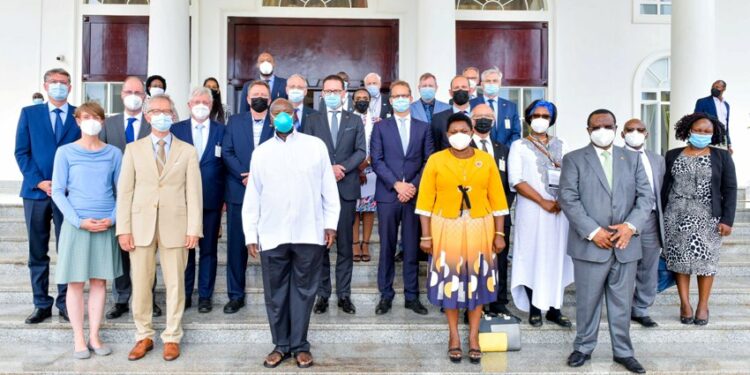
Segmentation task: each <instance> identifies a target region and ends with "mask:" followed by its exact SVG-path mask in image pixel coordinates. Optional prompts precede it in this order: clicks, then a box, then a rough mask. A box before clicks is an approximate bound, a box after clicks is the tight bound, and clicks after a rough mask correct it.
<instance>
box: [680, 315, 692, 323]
mask: <svg viewBox="0 0 750 375" xmlns="http://www.w3.org/2000/svg"><path fill="white" fill-rule="evenodd" d="M693 322H695V319H693V317H692V316H680V323H682V324H693Z"/></svg>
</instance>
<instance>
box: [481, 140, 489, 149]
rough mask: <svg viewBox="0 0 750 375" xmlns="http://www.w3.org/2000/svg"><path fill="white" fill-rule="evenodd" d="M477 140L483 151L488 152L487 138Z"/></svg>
mask: <svg viewBox="0 0 750 375" xmlns="http://www.w3.org/2000/svg"><path fill="white" fill-rule="evenodd" d="M479 142H481V143H482V151H484V152H488V151H487V140H486V139H483V140H481V141H479Z"/></svg>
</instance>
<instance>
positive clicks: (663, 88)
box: [636, 56, 671, 154]
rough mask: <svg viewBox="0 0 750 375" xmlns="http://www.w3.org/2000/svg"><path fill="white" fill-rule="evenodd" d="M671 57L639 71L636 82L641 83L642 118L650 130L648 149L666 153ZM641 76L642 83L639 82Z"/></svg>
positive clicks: (647, 142) (639, 91)
mask: <svg viewBox="0 0 750 375" xmlns="http://www.w3.org/2000/svg"><path fill="white" fill-rule="evenodd" d="M669 66H670V64H669V56H665V57H661V58H659V59H657V60H655V61H653V62H651V63H650V64H648V65H645V66H643V67H642V69H639V71H640V74H639V75H636V82H639V83H640V84H639V86H640V89H639V90H638V93H639V94H640V95H639V100H638V103H639V110H640V118H641V120H642V121H643V122H644V123H645V124H646V127H647V128H648V132H649V137H648V139H647V140H646V147H647V148H648V149H649V150H652V151H655V152H659V153H662V154H663V153H664V152H666V151H667V149H668V146H669V145H668V143H669V134H670V130H669V124H670V122H669V97H670V95H669V94H670V77H671V72H670V67H669ZM639 76H640V81H638V79H639Z"/></svg>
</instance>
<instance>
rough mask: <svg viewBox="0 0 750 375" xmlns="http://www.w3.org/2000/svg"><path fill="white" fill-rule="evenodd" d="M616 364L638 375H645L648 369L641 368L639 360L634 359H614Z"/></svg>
mask: <svg viewBox="0 0 750 375" xmlns="http://www.w3.org/2000/svg"><path fill="white" fill-rule="evenodd" d="M614 360H615V362H617V363H619V364H621V365H623V366H625V368H626V369H627V370H628V371H630V372H632V373H636V374H645V373H646V369H645V368H643V366H641V364H640V363H638V360H636V359H635V358H634V357H625V358H619V357H614Z"/></svg>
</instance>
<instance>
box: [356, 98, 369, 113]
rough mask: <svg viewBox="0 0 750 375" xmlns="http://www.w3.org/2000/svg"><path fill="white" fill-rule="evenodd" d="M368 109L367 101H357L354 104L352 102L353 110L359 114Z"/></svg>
mask: <svg viewBox="0 0 750 375" xmlns="http://www.w3.org/2000/svg"><path fill="white" fill-rule="evenodd" d="M369 107H370V102H369V101H367V100H357V101H356V102H354V109H356V110H357V112H359V113H365V112H367V108H369Z"/></svg>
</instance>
